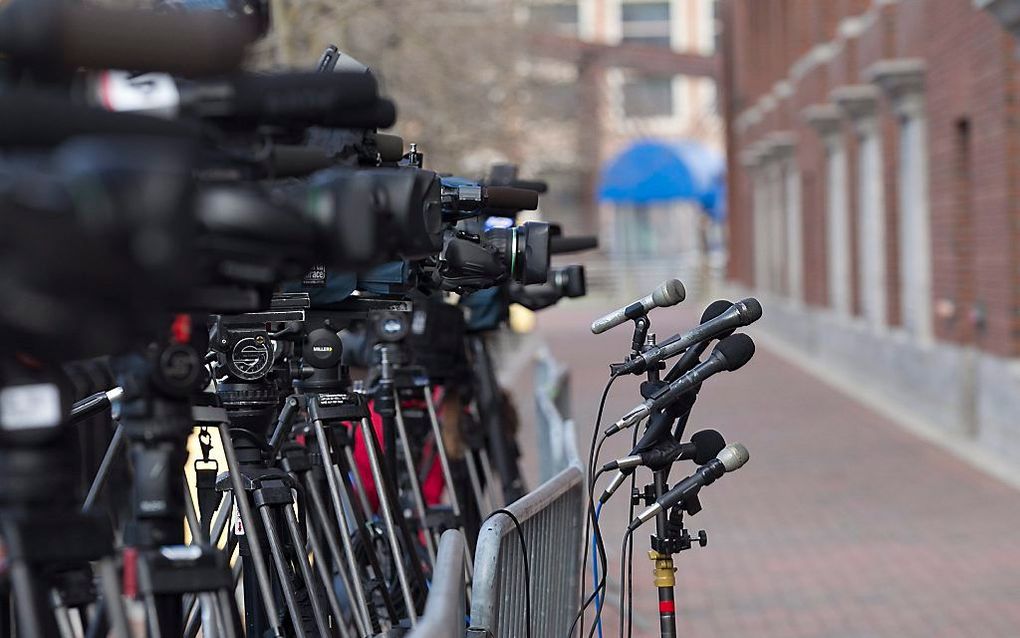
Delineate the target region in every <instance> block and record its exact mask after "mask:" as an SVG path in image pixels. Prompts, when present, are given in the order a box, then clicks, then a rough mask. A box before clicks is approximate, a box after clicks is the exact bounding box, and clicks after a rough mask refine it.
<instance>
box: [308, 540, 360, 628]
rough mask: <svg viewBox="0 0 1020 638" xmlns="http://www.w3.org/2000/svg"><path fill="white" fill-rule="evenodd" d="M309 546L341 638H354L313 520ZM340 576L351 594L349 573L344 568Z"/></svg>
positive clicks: (346, 589)
mask: <svg viewBox="0 0 1020 638" xmlns="http://www.w3.org/2000/svg"><path fill="white" fill-rule="evenodd" d="M308 544H309V545H310V546H311V549H312V557H313V559H314V561H315V571H316V572H317V573H318V574H319V580H320V582H321V583H322V587H323V589H324V590H325V592H326V601H327V602H328V603H329V608H330V610H332V612H333V618H334V619H335V620H336V627H337V629H338V630H339V631H340V638H352V637H351V634H350V630H349V629H348V627H347V625H348V623H347V619H346V617H345V616H344V612H343V609H341V608H340V600H339V599H338V598H337V597H336V588H334V587H333V575H332V574H331V573H330V569H329V560H328V559H327V557H326V554H325V552H323V550H322V544H321V543H320V542H319V532H318V530H317V529H316V525H315V524H314V523H313V521H311V520H309V521H308ZM338 564H339V563H338ZM340 576H341V578H342V579H343V583H344V589H345V591H347V592H350V591H351V589H350V587H349V586H348V578H347V573H346V572H345V571H344V570H343V569H342V568H341V569H340Z"/></svg>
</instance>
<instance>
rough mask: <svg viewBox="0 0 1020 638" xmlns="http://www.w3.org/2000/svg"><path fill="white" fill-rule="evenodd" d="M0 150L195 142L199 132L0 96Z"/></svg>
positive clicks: (24, 94) (29, 97) (34, 96)
mask: <svg viewBox="0 0 1020 638" xmlns="http://www.w3.org/2000/svg"><path fill="white" fill-rule="evenodd" d="M0 122H17V126H4V127H2V128H0V146H15V147H36V146H55V145H57V144H60V143H62V142H65V141H67V140H68V139H70V138H72V137H75V136H77V135H128V136H134V135H137V136H155V137H161V138H167V137H169V138H181V139H185V140H189V139H198V137H199V133H200V129H199V127H198V126H195V125H194V124H192V123H189V122H185V121H182V120H163V119H159V118H154V117H149V116H146V115H135V114H133V113H110V112H109V111H104V110H102V109H96V108H92V107H88V106H82V105H80V104H72V103H71V102H68V101H67V100H62V99H59V98H55V97H51V96H49V95H43V94H39V93H35V92H28V91H15V92H11V93H7V94H5V95H0Z"/></svg>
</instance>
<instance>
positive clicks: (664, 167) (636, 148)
mask: <svg viewBox="0 0 1020 638" xmlns="http://www.w3.org/2000/svg"><path fill="white" fill-rule="evenodd" d="M725 199H726V198H725V167H724V164H723V161H722V158H721V157H720V156H719V154H718V153H716V152H715V151H713V150H711V149H709V148H707V147H705V146H703V145H701V144H698V143H697V142H664V141H659V140H641V141H638V142H635V143H634V144H632V145H631V146H629V147H628V148H626V149H625V150H623V151H622V152H620V153H619V154H617V155H616V157H614V158H613V159H612V160H610V161H609V162H608V163H607V164H606V165H605V166H604V167H603V169H602V176H601V179H600V183H599V200H600V201H603V202H614V203H618V204H654V203H661V202H675V201H688V202H697V203H698V204H701V206H702V207H703V208H704V209H705V211H706V212H707V213H708V214H709V215H711V216H712V217H713V218H715V219H722V217H723V215H725Z"/></svg>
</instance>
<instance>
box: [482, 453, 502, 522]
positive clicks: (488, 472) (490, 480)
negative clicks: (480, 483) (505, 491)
mask: <svg viewBox="0 0 1020 638" xmlns="http://www.w3.org/2000/svg"><path fill="white" fill-rule="evenodd" d="M478 455H479V458H480V459H481V462H482V476H484V477H485V494H486V502H487V503H488V508H489V511H490V512H491V511H492V510H494V509H496V502H497V501H496V500H495V497H494V496H493V493H496V494H501V493H502V486H501V485H500V480H499V476H497V475H496V473H495V472H493V471H492V463H490V462H489V451H488V450H486V449H485V448H482V449H481V450H479V451H478Z"/></svg>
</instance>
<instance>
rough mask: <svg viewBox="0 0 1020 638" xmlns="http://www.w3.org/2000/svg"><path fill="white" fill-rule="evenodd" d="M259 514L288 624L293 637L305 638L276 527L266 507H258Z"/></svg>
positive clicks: (299, 611) (299, 610) (271, 514)
mask: <svg viewBox="0 0 1020 638" xmlns="http://www.w3.org/2000/svg"><path fill="white" fill-rule="evenodd" d="M259 514H260V515H261V516H262V524H263V526H264V527H265V530H266V540H268V541H269V551H270V553H272V556H273V565H274V566H275V567H276V577H277V578H278V579H279V581H280V589H282V590H283V599H284V601H286V603H287V611H289V612H290V621H291V622H290V624H291V626H292V627H294V635H295V636H296V637H297V638H306V634H305V626H304V623H303V622H302V621H301V609H300V608H299V607H298V604H297V599H296V598H295V597H294V590H293V589H292V588H291V586H290V574H288V573H287V557H286V556H284V555H283V546H282V545H281V544H280V537H279V536H278V535H277V533H276V525H275V524H274V523H273V513H272V512H271V511H270V510H269V508H268V507H267V506H262V507H259Z"/></svg>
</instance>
